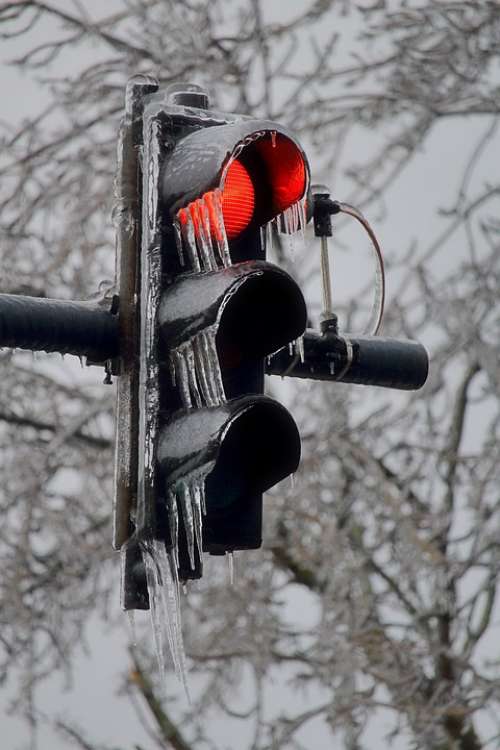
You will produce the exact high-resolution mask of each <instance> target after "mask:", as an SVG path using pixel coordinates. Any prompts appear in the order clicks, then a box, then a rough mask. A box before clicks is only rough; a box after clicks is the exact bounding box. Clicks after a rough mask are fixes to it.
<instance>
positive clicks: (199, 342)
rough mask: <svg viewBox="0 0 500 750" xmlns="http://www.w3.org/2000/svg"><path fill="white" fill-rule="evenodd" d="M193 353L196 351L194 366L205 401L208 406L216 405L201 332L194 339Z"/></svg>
mask: <svg viewBox="0 0 500 750" xmlns="http://www.w3.org/2000/svg"><path fill="white" fill-rule="evenodd" d="M193 353H194V366H195V368H196V376H197V378H198V384H199V387H200V390H201V397H202V399H203V402H204V403H205V404H206V405H207V406H216V402H215V400H214V398H213V395H212V389H211V388H210V380H209V378H208V368H207V364H206V362H205V355H204V348H203V337H202V335H201V334H198V336H195V337H194V339H193Z"/></svg>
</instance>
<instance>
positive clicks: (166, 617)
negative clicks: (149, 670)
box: [142, 539, 189, 698]
mask: <svg viewBox="0 0 500 750" xmlns="http://www.w3.org/2000/svg"><path fill="white" fill-rule="evenodd" d="M142 551H143V559H144V566H145V568H146V580H147V584H148V593H149V605H150V611H151V623H152V627H153V639H154V642H155V648H156V654H157V658H158V664H159V669H160V675H161V677H162V679H163V680H164V681H165V680H166V673H167V662H168V654H169V653H170V656H171V658H172V661H173V664H174V669H175V673H176V675H177V678H178V679H179V681H180V682H181V684H182V685H183V687H184V690H185V692H186V695H187V696H188V698H189V691H188V685H187V668H186V655H185V652H184V643H183V639H182V627H181V613H180V597H179V580H178V577H177V567H176V565H175V561H174V559H173V555H172V554H170V555H169V554H167V551H166V549H165V545H164V544H163V542H161V541H159V540H157V539H153V540H150V541H145V542H142Z"/></svg>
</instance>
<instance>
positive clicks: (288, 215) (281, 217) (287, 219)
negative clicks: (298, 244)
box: [270, 197, 307, 254]
mask: <svg viewBox="0 0 500 750" xmlns="http://www.w3.org/2000/svg"><path fill="white" fill-rule="evenodd" d="M270 224H274V226H275V227H276V229H277V231H278V232H279V233H280V234H284V235H285V236H286V238H287V240H288V245H289V248H290V251H291V253H292V254H293V253H294V252H295V235H296V234H300V237H301V239H302V244H303V246H304V248H305V246H306V236H305V227H306V224H307V211H306V199H305V197H304V198H301V199H300V200H299V201H297V202H296V203H293V204H292V205H291V206H288V208H286V209H285V210H284V211H283V212H282V213H281V214H278V216H276V217H275V218H274V219H273V221H272V222H270ZM271 231H272V230H271Z"/></svg>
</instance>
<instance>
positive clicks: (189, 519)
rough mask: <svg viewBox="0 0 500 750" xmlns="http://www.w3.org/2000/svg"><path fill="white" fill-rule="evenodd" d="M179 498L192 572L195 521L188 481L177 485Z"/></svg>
mask: <svg viewBox="0 0 500 750" xmlns="http://www.w3.org/2000/svg"><path fill="white" fill-rule="evenodd" d="M177 487H178V491H177V497H178V499H179V501H180V506H181V513H182V520H183V521H184V529H185V531H186V541H187V549H188V555H189V563H190V565H191V570H194V569H195V558H194V536H195V533H194V519H193V505H192V499H191V489H190V486H189V484H188V483H187V482H186V481H182V482H179V484H178V485H177Z"/></svg>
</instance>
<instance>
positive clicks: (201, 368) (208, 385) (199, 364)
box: [170, 323, 226, 409]
mask: <svg viewBox="0 0 500 750" xmlns="http://www.w3.org/2000/svg"><path fill="white" fill-rule="evenodd" d="M217 328H218V323H214V324H213V325H211V326H209V327H208V328H205V329H204V330H203V331H200V332H199V333H197V334H195V335H194V336H192V337H191V338H190V339H188V340H187V341H184V342H183V343H182V344H180V345H179V346H178V347H177V348H176V349H173V351H172V352H171V354H170V371H171V373H172V380H173V383H174V385H176V386H177V388H178V390H179V393H180V396H181V399H182V404H183V406H184V408H185V409H192V408H193V407H195V406H196V407H197V408H200V407H202V406H219V405H220V404H223V403H224V402H225V400H226V396H225V393H224V385H223V383H222V375H221V371H220V364H219V357H218V355H217V346H216V341H215V339H216V336H217Z"/></svg>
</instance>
